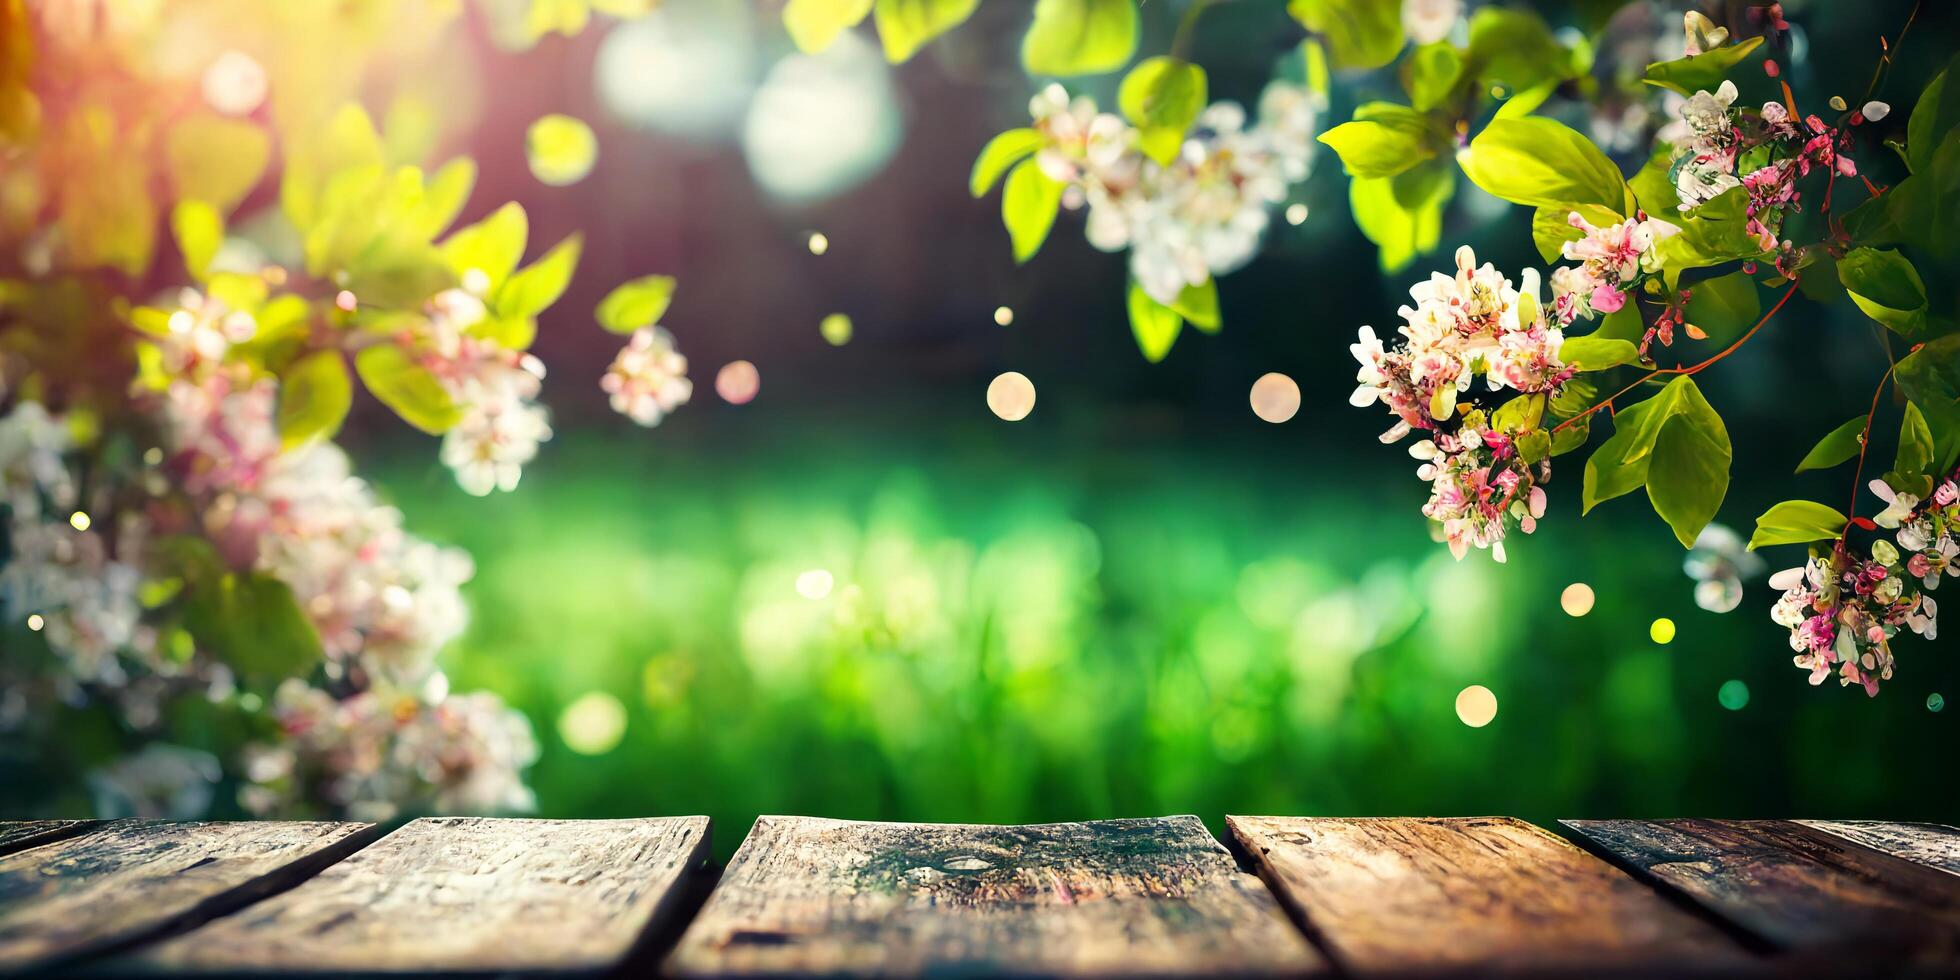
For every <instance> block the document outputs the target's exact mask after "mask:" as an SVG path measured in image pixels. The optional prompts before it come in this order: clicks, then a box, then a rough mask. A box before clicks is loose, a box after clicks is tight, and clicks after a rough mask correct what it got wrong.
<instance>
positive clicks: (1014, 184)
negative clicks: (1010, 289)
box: [1000, 160, 1062, 262]
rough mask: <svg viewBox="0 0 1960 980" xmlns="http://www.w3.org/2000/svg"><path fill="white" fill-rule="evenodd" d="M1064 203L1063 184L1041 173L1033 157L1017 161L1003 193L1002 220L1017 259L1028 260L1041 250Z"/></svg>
mask: <svg viewBox="0 0 1960 980" xmlns="http://www.w3.org/2000/svg"><path fill="white" fill-rule="evenodd" d="M1061 206H1062V183H1061V181H1058V180H1055V179H1054V178H1052V177H1050V176H1048V175H1047V174H1045V173H1042V172H1041V167H1040V166H1039V165H1037V164H1036V163H1035V161H1033V160H1023V161H1021V162H1020V163H1018V164H1015V166H1014V169H1013V170H1011V171H1009V172H1008V174H1007V188H1006V190H1004V191H1002V192H1001V196H1000V220H1001V222H1002V223H1003V224H1005V225H1006V226H1007V236H1008V238H1009V239H1011V240H1012V241H1013V243H1014V261H1015V262H1026V261H1027V260H1029V259H1031V258H1033V257H1034V253H1036V252H1038V251H1040V250H1041V243H1042V242H1043V241H1045V240H1046V239H1047V238H1048V229H1050V228H1052V227H1054V225H1055V211H1056V209H1058V208H1060V207H1061Z"/></svg>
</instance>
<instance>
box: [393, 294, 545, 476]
mask: <svg viewBox="0 0 1960 980" xmlns="http://www.w3.org/2000/svg"><path fill="white" fill-rule="evenodd" d="M473 285H476V286H480V285H481V283H469V282H466V283H465V285H464V288H461V289H447V290H444V291H442V292H440V293H437V294H436V295H435V297H434V298H433V299H431V300H430V301H429V308H428V314H429V316H428V336H429V338H430V343H429V345H428V347H427V349H426V350H425V351H424V352H423V354H422V358H421V359H422V365H423V366H424V367H426V368H428V369H429V371H430V372H431V373H433V374H434V375H435V376H436V377H437V378H438V379H440V380H441V382H442V384H443V387H444V388H446V389H447V390H448V392H449V396H450V398H451V399H452V400H454V401H455V403H456V405H457V406H458V407H459V408H460V409H462V413H463V415H462V418H461V420H459V421H458V422H457V423H456V425H455V426H454V427H452V428H451V429H450V430H449V431H448V432H446V433H444V434H443V437H442V462H443V465H444V466H447V467H449V468H450V469H451V470H454V471H455V473H456V483H457V484H458V485H459V486H461V487H462V488H463V489H464V490H465V491H467V492H469V493H471V494H474V495H476V496H479V497H484V496H488V495H489V494H491V493H492V492H494V491H497V490H515V489H517V481H518V479H519V478H520V477H522V476H523V473H524V466H525V464H527V463H529V462H531V460H533V459H535V458H537V455H538V445H539V444H540V443H543V442H544V441H546V440H548V439H550V438H551V422H550V417H549V415H548V414H547V413H546V412H545V410H544V406H542V405H539V404H538V403H537V397H538V391H539V389H540V387H541V386H542V383H543V381H544V362H543V361H540V360H538V359H537V358H536V357H534V356H532V355H530V354H527V353H524V352H523V351H514V350H510V349H508V348H506V347H503V346H501V345H499V344H497V343H496V342H494V341H492V340H489V339H486V338H483V337H478V336H476V335H474V334H472V333H471V332H470V328H472V327H475V326H476V325H478V324H480V323H482V322H483V321H484V318H485V317H486V316H487V315H488V314H487V311H486V310H485V307H484V305H483V300H482V298H481V296H480V295H479V292H480V290H473V289H471V288H469V287H470V286H473Z"/></svg>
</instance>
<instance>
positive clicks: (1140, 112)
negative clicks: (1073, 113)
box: [1116, 56, 1208, 164]
mask: <svg viewBox="0 0 1960 980" xmlns="http://www.w3.org/2000/svg"><path fill="white" fill-rule="evenodd" d="M1206 87H1207V85H1206V80H1205V70H1204V69H1203V68H1200V67H1198V66H1197V65H1194V64H1192V63H1190V62H1188V61H1185V60H1184V59H1182V58H1172V57H1167V56H1158V57H1155V58H1146V59H1144V60H1143V61H1140V62H1138V63H1137V66H1136V67H1135V68H1132V69H1130V72H1129V74H1127V75H1124V76H1123V84H1122V86H1121V87H1120V88H1118V89H1117V92H1116V104H1117V106H1118V107H1119V108H1121V109H1122V110H1123V115H1124V117H1125V118H1127V119H1129V121H1130V124H1131V125H1133V126H1135V127H1137V129H1139V130H1141V131H1142V133H1141V137H1140V139H1141V144H1142V145H1141V149H1142V150H1143V152H1144V153H1145V155H1147V156H1149V157H1150V158H1151V159H1153V160H1155V161H1157V162H1158V163H1160V164H1169V163H1170V162H1171V160H1172V159H1173V158H1175V157H1176V156H1177V151H1178V147H1180V146H1182V145H1183V143H1184V134H1185V132H1186V131H1188V130H1189V129H1190V128H1191V123H1192V122H1193V121H1194V120H1196V119H1197V118H1198V113H1199V112H1202V111H1203V110H1204V107H1205V99H1206V97H1207V94H1208V93H1207V92H1206Z"/></svg>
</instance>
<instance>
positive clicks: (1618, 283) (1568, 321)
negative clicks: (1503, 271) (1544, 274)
mask: <svg viewBox="0 0 1960 980" xmlns="http://www.w3.org/2000/svg"><path fill="white" fill-rule="evenodd" d="M1566 222H1567V223H1568V224H1570V225H1571V226H1572V227H1573V228H1575V229H1578V231H1579V235H1580V237H1579V238H1578V239H1577V240H1576V241H1569V242H1566V243H1565V245H1564V246H1563V248H1562V250H1561V254H1563V255H1564V256H1565V258H1567V259H1568V260H1571V261H1574V262H1578V263H1579V264H1578V265H1568V266H1562V267H1560V268H1558V269H1554V270H1552V275H1551V282H1552V317H1553V319H1555V320H1556V321H1557V322H1558V323H1559V325H1561V326H1571V325H1572V323H1573V322H1574V321H1576V320H1590V319H1592V318H1593V317H1595V316H1598V315H1600V314H1605V313H1616V312H1618V311H1619V310H1620V309H1621V308H1623V307H1625V306H1626V302H1627V295H1628V294H1629V293H1630V292H1631V291H1632V290H1633V289H1634V288H1635V287H1636V286H1638V285H1639V284H1640V283H1641V281H1642V280H1643V279H1644V278H1646V277H1648V276H1651V275H1653V274H1655V273H1656V272H1658V271H1659V269H1660V256H1659V253H1658V252H1656V251H1655V246H1656V245H1658V244H1659V243H1660V242H1661V240H1663V239H1665V238H1667V237H1668V236H1670V235H1673V234H1676V233H1678V232H1679V231H1680V230H1681V229H1680V227H1679V226H1677V225H1673V224H1669V223H1668V222H1665V221H1662V220H1660V219H1659V218H1654V217H1649V216H1647V215H1646V214H1637V215H1635V216H1634V217H1632V218H1628V219H1627V220H1625V221H1622V222H1620V223H1618V224H1609V225H1607V226H1605V227H1603V228H1602V227H1597V226H1595V225H1593V224H1592V223H1591V222H1589V221H1587V220H1586V219H1585V218H1584V217H1583V216H1581V215H1580V214H1579V212H1577V211H1574V212H1572V213H1571V214H1570V215H1567V217H1566Z"/></svg>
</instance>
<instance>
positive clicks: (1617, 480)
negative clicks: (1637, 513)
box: [1580, 375, 1733, 548]
mask: <svg viewBox="0 0 1960 980" xmlns="http://www.w3.org/2000/svg"><path fill="white" fill-rule="evenodd" d="M1613 427H1614V431H1613V436H1612V438H1609V439H1607V440H1606V441H1605V442H1604V443H1602V444H1600V447H1599V449H1598V450H1596V451H1595V452H1594V453H1593V455H1592V458H1591V459H1588V460H1587V461H1586V476H1585V485H1584V487H1583V488H1582V490H1581V494H1580V496H1581V503H1582V504H1583V506H1584V510H1585V511H1586V512H1590V511H1591V510H1592V509H1593V508H1594V507H1597V506H1599V504H1600V503H1601V502H1603V501H1606V500H1611V499H1613V498H1614V497H1618V496H1621V495H1623V494H1627V493H1631V492H1632V491H1634V490H1635V489H1638V488H1640V487H1643V486H1644V487H1646V488H1647V499H1648V501H1649V502H1650V503H1652V504H1653V506H1654V512H1655V513H1657V514H1659V515H1660V516H1661V518H1662V519H1663V520H1665V521H1667V523H1668V525H1669V526H1670V527H1672V528H1673V529H1674V536H1675V538H1676V539H1677V540H1679V541H1680V542H1681V546H1682V547H1684V548H1687V547H1692V546H1693V545H1694V541H1695V536H1696V535H1698V534H1700V533H1701V529H1702V528H1704V527H1706V526H1707V525H1708V522H1709V521H1710V520H1711V519H1713V518H1714V516H1715V512H1716V510H1717V509H1719V508H1720V507H1721V504H1722V498H1723V497H1724V496H1726V495H1727V494H1728V488H1729V463H1730V460H1731V459H1732V458H1733V450H1732V449H1731V448H1730V445H1729V433H1728V429H1727V428H1726V427H1725V426H1724V425H1723V424H1722V417H1721V416H1720V415H1718V414H1716V412H1715V409H1714V408H1713V407H1712V406H1710V405H1709V404H1708V401H1707V399H1705V398H1703V397H1702V395H1701V390H1700V389H1699V388H1696V387H1695V383H1694V381H1693V379H1691V378H1689V377H1688V376H1687V375H1681V376H1679V377H1676V378H1675V379H1674V380H1673V381H1671V382H1669V383H1668V384H1667V386H1666V387H1664V388H1662V389H1661V390H1660V392H1659V393H1658V394H1656V395H1654V397H1652V398H1649V399H1647V400H1646V401H1643V402H1640V403H1639V404H1637V405H1633V406H1631V407H1629V408H1626V409H1624V410H1622V411H1621V412H1620V413H1619V414H1618V415H1617V416H1615V417H1614V419H1613Z"/></svg>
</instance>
